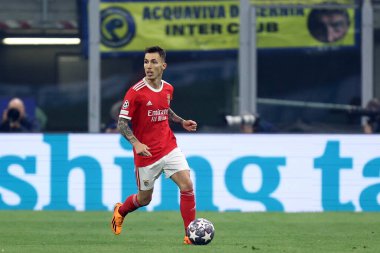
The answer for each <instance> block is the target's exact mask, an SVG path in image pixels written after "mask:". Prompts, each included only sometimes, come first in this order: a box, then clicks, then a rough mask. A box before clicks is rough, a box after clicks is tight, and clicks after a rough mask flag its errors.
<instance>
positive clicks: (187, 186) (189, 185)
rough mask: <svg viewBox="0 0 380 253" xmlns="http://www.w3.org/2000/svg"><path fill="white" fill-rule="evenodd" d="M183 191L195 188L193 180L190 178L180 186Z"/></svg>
mask: <svg viewBox="0 0 380 253" xmlns="http://www.w3.org/2000/svg"><path fill="white" fill-rule="evenodd" d="M179 188H180V190H181V191H192V190H193V182H191V180H189V181H188V182H185V183H183V184H181V185H180V186H179Z"/></svg>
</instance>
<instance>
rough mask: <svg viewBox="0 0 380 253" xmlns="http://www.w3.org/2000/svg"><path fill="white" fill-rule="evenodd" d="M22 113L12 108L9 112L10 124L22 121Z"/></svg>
mask: <svg viewBox="0 0 380 253" xmlns="http://www.w3.org/2000/svg"><path fill="white" fill-rule="evenodd" d="M20 116H21V114H20V111H19V110H17V109H15V108H10V109H9V110H8V112H7V117H8V120H9V121H10V122H16V121H19V120H20Z"/></svg>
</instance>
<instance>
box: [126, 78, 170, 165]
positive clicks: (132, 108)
mask: <svg viewBox="0 0 380 253" xmlns="http://www.w3.org/2000/svg"><path fill="white" fill-rule="evenodd" d="M173 90H174V89H173V86H172V85H171V84H169V83H167V82H165V81H163V80H162V81H161V87H160V88H159V89H154V88H153V87H151V86H150V85H148V83H147V82H146V80H145V78H144V79H142V80H141V81H140V82H138V83H136V84H135V85H134V86H132V87H131V88H130V89H129V90H128V91H127V93H126V94H125V97H124V101H123V105H122V107H121V110H120V114H119V117H121V118H125V119H128V120H130V121H131V122H132V131H133V134H134V135H135V136H136V138H137V139H138V140H139V141H140V142H141V143H143V144H145V145H147V146H148V147H149V148H150V149H149V152H150V153H151V154H152V156H151V157H147V156H140V155H137V154H136V152H135V150H133V152H134V161H135V165H136V167H145V166H148V165H150V164H153V163H154V162H156V161H157V160H159V159H161V158H162V157H163V156H165V155H167V154H168V153H169V152H170V151H172V150H173V149H174V148H176V147H177V141H176V138H175V136H174V134H173V131H172V130H171V129H170V126H169V117H168V112H169V108H170V101H171V100H172V99H173Z"/></svg>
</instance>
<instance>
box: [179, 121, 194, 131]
mask: <svg viewBox="0 0 380 253" xmlns="http://www.w3.org/2000/svg"><path fill="white" fill-rule="evenodd" d="M182 126H183V128H185V129H186V130H187V131H189V132H195V131H197V122H195V121H193V120H190V119H189V120H184V121H182Z"/></svg>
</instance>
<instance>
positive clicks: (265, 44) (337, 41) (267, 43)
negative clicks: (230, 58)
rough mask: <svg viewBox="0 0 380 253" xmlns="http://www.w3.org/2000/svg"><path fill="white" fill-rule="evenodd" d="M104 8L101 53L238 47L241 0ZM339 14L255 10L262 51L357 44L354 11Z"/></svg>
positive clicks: (120, 4) (110, 5) (113, 4)
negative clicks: (157, 47) (160, 48)
mask: <svg viewBox="0 0 380 253" xmlns="http://www.w3.org/2000/svg"><path fill="white" fill-rule="evenodd" d="M100 8H101V47H100V48H101V51H102V52H107V53H112V52H131V51H132V52H133V51H141V50H143V49H144V48H145V47H148V46H152V45H160V46H162V47H163V48H165V49H167V50H172V51H187V50H229V49H237V48H238V47H239V23H240V21H239V1H184V2H146V1H144V2H102V3H101V6H100ZM341 10H343V14H342V13H332V14H331V15H335V14H336V15H337V16H339V15H341V16H343V17H341V18H339V17H335V16H334V17H330V16H329V15H330V14H329V13H319V12H318V13H317V10H315V9H310V8H309V9H303V8H297V7H294V8H284V7H281V8H256V16H257V19H256V23H257V24H256V30H257V40H258V47H259V48H289V47H290V48H291V47H293V48H294V47H315V46H326V45H334V46H351V45H354V42H355V41H354V31H355V30H354V27H355V24H354V10H353V9H341ZM324 14H325V15H327V18H325V17H324V16H323V15H324ZM346 19H347V24H346V26H344V25H345V23H344V22H345V21H344V20H346ZM342 25H343V26H344V27H343V28H342V27H341V26H342ZM330 33H332V34H333V35H330ZM334 34H335V35H334ZM334 36H335V38H334ZM330 37H331V38H333V39H330Z"/></svg>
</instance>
